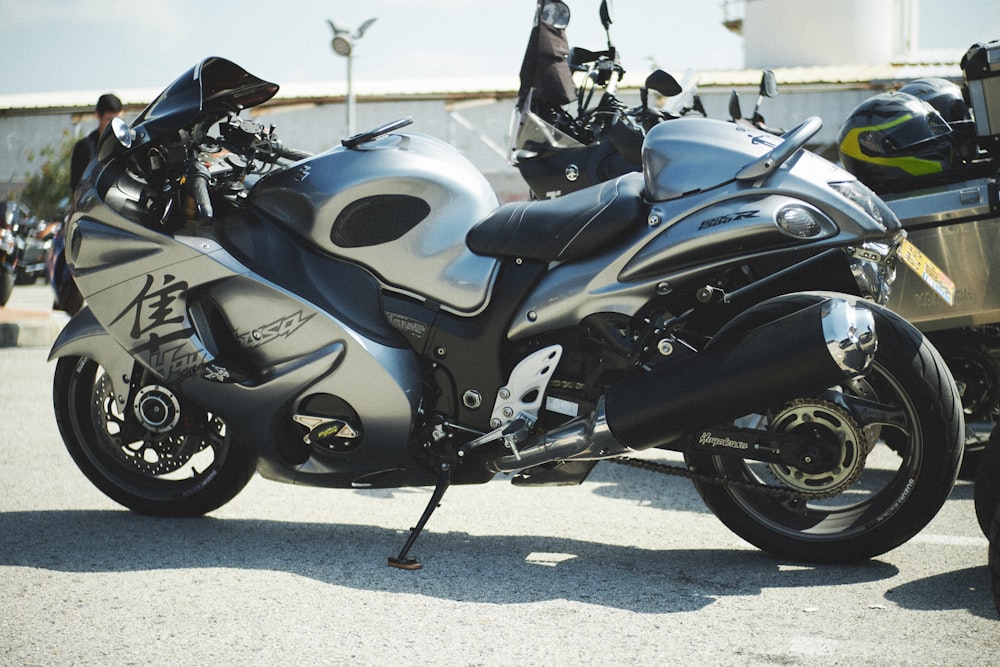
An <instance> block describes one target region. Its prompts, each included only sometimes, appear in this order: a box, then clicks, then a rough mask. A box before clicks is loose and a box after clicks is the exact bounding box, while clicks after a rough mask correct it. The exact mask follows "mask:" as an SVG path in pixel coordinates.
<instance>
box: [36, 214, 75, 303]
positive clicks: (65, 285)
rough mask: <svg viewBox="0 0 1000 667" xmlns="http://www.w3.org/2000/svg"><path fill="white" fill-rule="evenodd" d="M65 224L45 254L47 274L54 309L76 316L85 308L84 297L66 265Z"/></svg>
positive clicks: (53, 237)
mask: <svg viewBox="0 0 1000 667" xmlns="http://www.w3.org/2000/svg"><path fill="white" fill-rule="evenodd" d="M64 229H65V225H64V223H59V224H58V225H57V226H56V228H55V231H54V233H53V234H52V242H51V244H50V245H49V247H48V250H47V251H46V253H45V273H46V275H47V277H48V281H49V285H50V286H51V287H52V308H53V309H54V310H64V311H66V312H67V313H69V314H70V315H75V314H76V312H77V311H78V310H80V308H82V307H83V295H82V294H80V289H79V288H78V287H77V286H76V282H74V280H73V274H72V273H70V270H69V267H68V266H67V265H66V254H65V248H66V242H65V237H64V236H63V230H64Z"/></svg>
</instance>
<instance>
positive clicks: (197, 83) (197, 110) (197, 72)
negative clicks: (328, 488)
mask: <svg viewBox="0 0 1000 667" xmlns="http://www.w3.org/2000/svg"><path fill="white" fill-rule="evenodd" d="M277 92H278V85H277V84H274V83H270V82H268V81H264V80H263V79H260V78H258V77H256V76H254V75H253V74H250V73H249V72H247V71H246V70H245V69H243V68H242V67H240V66H239V65H237V64H236V63H233V62H230V61H229V60H226V59H224V58H214V57H213V58H206V59H204V60H202V61H201V62H200V63H198V64H197V65H195V66H194V67H192V68H191V69H189V70H188V71H187V72H185V73H184V74H183V75H181V76H180V77H178V78H177V80H176V81H174V82H173V83H171V84H170V85H169V86H167V88H166V89H165V90H164V91H163V92H161V93H160V94H159V95H157V97H156V99H154V100H153V101H152V102H151V103H150V104H149V106H147V107H146V108H145V109H143V111H142V112H141V113H140V114H139V116H138V117H137V118H136V119H135V121H134V122H133V123H132V128H133V130H134V131H135V133H136V138H137V139H139V140H140V141H159V140H163V139H167V138H171V137H173V136H174V135H175V134H176V133H177V132H178V131H180V130H182V129H185V128H188V127H191V126H193V125H198V124H200V123H202V122H208V123H212V122H214V121H216V120H217V119H219V118H221V117H223V116H225V115H226V114H228V113H237V112H239V111H240V110H242V109H247V108H250V107H254V106H257V105H259V104H263V103H264V102H266V101H267V100H269V99H271V98H272V97H274V94H275V93H277Z"/></svg>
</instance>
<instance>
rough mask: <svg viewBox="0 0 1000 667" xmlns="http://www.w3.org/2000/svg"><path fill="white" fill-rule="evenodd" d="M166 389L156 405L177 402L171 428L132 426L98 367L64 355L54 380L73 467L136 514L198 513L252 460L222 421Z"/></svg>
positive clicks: (223, 496) (246, 474)
mask: <svg viewBox="0 0 1000 667" xmlns="http://www.w3.org/2000/svg"><path fill="white" fill-rule="evenodd" d="M159 389H160V390H162V388H159ZM140 391H141V389H140ZM167 392H168V390H163V393H164V396H165V397H166V400H163V401H162V403H163V404H172V405H176V406H177V407H176V412H177V419H176V423H175V425H174V426H173V427H172V428H170V429H168V430H163V429H161V431H162V432H159V433H157V432H154V431H151V430H149V429H140V430H135V429H134V427H132V426H129V423H130V421H131V422H133V423H134V420H132V418H131V417H130V416H128V415H126V414H125V412H124V411H123V410H129V409H131V408H127V407H126V408H124V409H122V408H120V407H119V406H118V405H117V403H116V401H115V400H114V396H113V392H112V391H111V384H110V382H109V380H108V378H107V375H106V373H105V371H104V369H103V368H102V367H101V366H100V365H99V364H98V363H97V362H95V361H93V360H92V359H88V358H86V357H64V358H62V359H60V360H59V362H58V363H57V364H56V371H55V379H54V381H53V404H54V408H55V416H56V423H57V424H58V426H59V432H60V434H61V435H62V439H63V442H64V444H65V445H66V449H67V450H68V451H69V453H70V455H71V456H72V457H73V460H74V461H75V462H76V465H77V466H78V467H79V468H80V470H81V471H82V472H83V474H84V475H86V476H87V478H88V479H89V480H90V481H91V482H92V483H93V484H94V485H95V486H96V487H97V488H98V489H100V490H101V491H102V492H103V493H104V494H105V495H107V496H108V497H109V498H111V499H112V500H114V501H116V502H118V503H120V504H122V505H124V506H125V507H128V508H129V509H131V510H133V511H135V512H138V513H140V514H150V515H155V516H172V517H182V516H200V515H202V514H205V513H207V512H210V511H212V510H214V509H217V508H218V507H221V506H222V505H224V504H225V503H227V502H229V501H230V500H232V499H233V498H234V497H235V496H236V494H238V493H239V492H240V491H241V490H242V489H243V487H244V486H246V484H247V482H249V481H250V478H251V477H252V476H253V473H254V471H255V470H256V458H255V457H254V456H252V455H251V454H249V453H247V452H246V451H245V449H243V448H241V447H239V446H238V444H237V443H235V442H233V441H232V438H231V437H230V436H229V435H228V432H227V429H226V427H225V424H224V423H223V422H222V420H221V419H218V418H217V417H214V416H213V415H211V414H209V413H206V412H205V411H203V410H200V409H198V408H197V407H196V406H192V405H189V404H187V403H185V402H183V401H180V400H178V399H176V398H174V397H172V396H169V395H167ZM154 407H155V406H154ZM130 429H131V430H130Z"/></svg>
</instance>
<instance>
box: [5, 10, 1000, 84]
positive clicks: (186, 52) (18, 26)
mask: <svg viewBox="0 0 1000 667" xmlns="http://www.w3.org/2000/svg"><path fill="white" fill-rule="evenodd" d="M567 1H568V4H569V5H570V7H571V8H572V12H573V17H572V21H571V23H570V26H569V28H568V31H567V32H568V34H569V38H570V43H571V44H573V45H578V46H585V47H587V48H591V49H597V48H602V47H603V46H604V33H603V30H602V29H601V27H600V24H599V21H598V18H597V7H598V5H599V0H567ZM802 1H814V0H802ZM534 6H535V2H534V0H419V1H408V0H367V1H366V2H347V1H345V0H340V1H338V0H285V1H284V2H274V1H265V0H30V1H29V0H0V64H2V69H0V95H5V94H15V93H33V92H50V91H74V90H102V91H103V90H122V89H127V88H153V89H158V88H162V87H164V86H166V85H167V84H168V83H170V82H171V81H172V80H173V79H175V78H176V77H177V76H178V75H180V74H181V73H183V72H184V71H185V70H187V69H188V68H189V67H191V66H192V65H194V64H195V63H196V62H198V61H199V60H201V59H202V58H204V57H206V56H222V57H226V58H229V59H230V60H233V61H235V62H237V63H238V64H240V65H241V66H243V67H244V68H245V69H247V70H249V71H250V72H252V73H254V74H256V75H258V76H260V77H262V78H265V79H268V80H271V81H275V82H277V83H279V84H288V83H297V82H320V81H343V80H344V79H345V78H346V63H345V61H344V59H342V58H339V57H337V56H335V55H334V54H333V53H332V51H331V50H330V39H331V38H332V36H333V35H332V31H331V30H330V28H329V26H328V25H327V23H326V20H327V19H333V20H334V21H335V22H337V23H338V24H344V25H346V26H348V27H351V28H354V27H356V26H358V25H359V24H361V23H362V22H363V21H364V20H366V19H368V18H371V17H377V18H378V20H377V21H376V22H375V24H374V25H373V26H372V27H371V28H370V29H369V31H368V33H367V34H366V35H365V36H364V38H363V39H362V40H361V42H360V43H359V45H358V46H357V50H356V58H355V59H354V80H355V81H356V82H357V81H360V80H361V79H369V80H398V79H406V78H410V77H413V78H459V77H460V78H467V77H491V78H493V77H502V76H510V77H516V75H517V70H518V68H519V66H520V63H521V58H522V56H523V54H524V47H525V44H526V42H527V38H528V33H529V30H530V25H531V20H532V16H533V14H534ZM836 6H837V2H836V1H835V0H824V7H825V10H826V11H836ZM614 11H615V25H614V26H612V38H613V41H614V42H615V44H616V45H617V46H618V48H619V49H620V50H621V52H622V54H623V62H624V64H625V67H626V68H627V69H629V70H630V71H633V72H638V73H644V72H647V71H648V70H649V62H650V58H653V59H655V61H656V62H657V64H658V65H659V66H660V67H663V68H664V69H667V70H668V71H671V72H673V73H675V74H678V75H679V74H680V73H681V72H683V71H684V70H685V69H688V68H693V69H696V70H698V69H700V70H713V69H739V68H741V67H742V66H743V50H742V40H741V39H740V38H739V37H737V36H735V35H732V34H731V33H729V32H727V31H726V30H725V29H724V28H723V27H722V26H721V20H722V16H723V11H722V9H721V1H720V0H617V2H616V3H615V7H614ZM920 13H921V19H922V21H921V23H922V26H923V28H922V29H921V32H920V38H919V39H920V45H921V47H923V48H927V49H940V48H951V49H956V50H964V49H965V48H966V47H968V46H969V45H971V44H972V43H973V42H976V41H988V40H991V39H1000V4H998V2H997V0H921V5H920ZM775 38H776V39H779V38H780V34H777V35H776V36H775ZM845 64H847V63H845Z"/></svg>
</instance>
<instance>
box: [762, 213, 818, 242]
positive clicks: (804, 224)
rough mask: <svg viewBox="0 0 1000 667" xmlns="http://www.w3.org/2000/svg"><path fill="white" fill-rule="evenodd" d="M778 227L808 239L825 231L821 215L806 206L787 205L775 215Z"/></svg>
mask: <svg viewBox="0 0 1000 667" xmlns="http://www.w3.org/2000/svg"><path fill="white" fill-rule="evenodd" d="M774 220H775V222H777V223H778V229H780V230H781V231H783V232H784V233H786V234H788V235H789V236H794V237H795V238H798V239H808V238H812V237H813V236H817V235H818V234H819V233H820V232H822V231H823V225H822V223H821V222H820V219H819V215H818V214H817V213H816V212H815V211H813V210H811V209H808V208H806V207H805V206H798V205H791V206H785V207H784V208H782V209H781V210H779V211H778V213H777V215H775V216H774Z"/></svg>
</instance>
